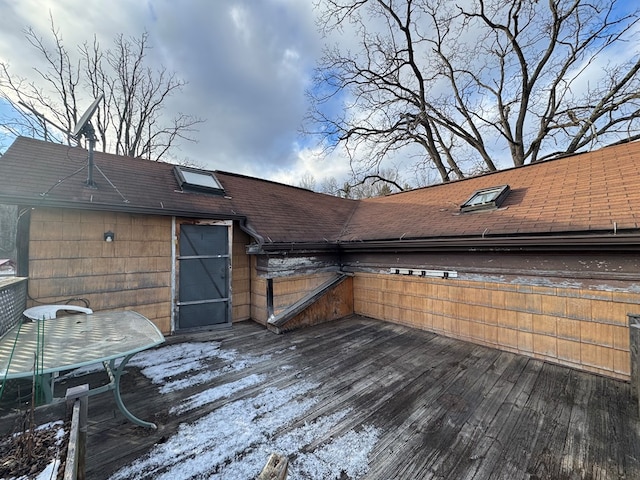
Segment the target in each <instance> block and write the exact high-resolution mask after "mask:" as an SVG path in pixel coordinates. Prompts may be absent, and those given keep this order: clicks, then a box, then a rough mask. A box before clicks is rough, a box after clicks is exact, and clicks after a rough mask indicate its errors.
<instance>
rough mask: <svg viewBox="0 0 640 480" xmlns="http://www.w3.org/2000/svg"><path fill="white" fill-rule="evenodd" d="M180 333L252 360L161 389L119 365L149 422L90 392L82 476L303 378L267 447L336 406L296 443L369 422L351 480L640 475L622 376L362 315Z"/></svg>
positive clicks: (212, 366)
mask: <svg viewBox="0 0 640 480" xmlns="http://www.w3.org/2000/svg"><path fill="white" fill-rule="evenodd" d="M189 340H191V341H219V342H220V348H221V349H224V350H225V351H233V352H235V354H236V355H241V356H243V357H242V358H253V359H254V361H253V362H249V363H250V365H248V366H247V367H246V368H240V369H234V368H231V367H232V365H230V364H228V365H225V364H224V360H222V359H220V358H215V359H214V358H212V359H210V363H208V364H207V365H206V368H205V369H204V370H203V371H205V370H206V369H209V370H215V371H218V372H220V374H219V375H218V376H216V377H215V379H214V380H213V381H212V382H208V383H205V384H201V385H199V386H195V387H190V388H187V389H184V390H179V391H174V392H171V393H165V394H160V393H159V386H158V385H155V384H152V383H151V381H150V380H149V379H147V378H146V377H145V376H143V375H142V374H141V373H140V371H139V370H138V369H137V368H129V369H128V370H129V371H128V373H127V374H126V375H124V377H123V383H122V390H123V398H124V399H125V403H126V405H127V406H128V407H129V409H130V410H131V411H132V412H133V413H135V414H136V415H138V416H140V417H142V418H144V419H153V420H154V421H156V422H158V424H159V428H158V430H156V431H148V430H145V429H143V428H141V427H136V426H133V425H132V424H130V423H128V422H126V421H125V420H124V418H123V417H122V415H121V414H120V412H119V411H118V410H117V409H116V408H115V405H114V403H113V401H112V398H111V396H110V395H102V396H99V397H92V398H91V399H90V401H89V431H88V455H87V478H90V479H104V478H109V477H110V476H111V475H112V474H113V473H114V472H116V471H117V470H119V469H120V468H121V467H122V466H124V465H127V464H129V463H131V462H132V461H134V460H135V459H136V458H139V457H142V456H143V455H144V454H146V453H147V452H149V451H151V450H152V448H154V446H155V445H156V444H157V445H162V444H163V443H166V442H169V441H171V439H172V437H174V436H175V435H176V434H177V432H178V429H179V426H180V425H181V424H182V425H185V424H189V423H193V422H196V421H198V420H199V419H201V418H203V417H204V416H205V415H208V414H211V413H213V412H215V411H216V410H219V409H221V408H222V407H223V406H225V405H230V404H232V403H233V402H236V401H239V400H242V399H250V398H253V397H256V396H257V395H259V394H260V393H261V392H264V391H265V389H269V388H271V389H272V390H273V391H286V390H287V389H288V388H290V387H293V386H295V385H297V384H300V383H301V382H307V383H309V384H313V385H314V388H313V390H312V392H307V393H306V394H305V395H313V397H314V398H315V401H314V403H313V404H312V405H311V406H310V407H308V408H306V409H305V410H304V412H303V413H301V414H300V415H299V416H297V417H296V416H294V417H292V418H290V421H289V422H288V423H287V424H286V425H284V426H281V427H278V430H277V431H276V432H275V433H274V435H273V437H271V438H268V439H267V442H271V443H273V444H274V445H275V444H277V440H278V437H282V436H286V435H287V434H289V433H291V432H292V431H293V430H294V429H296V428H300V427H301V426H305V425H310V424H313V423H314V422H316V421H317V420H318V419H320V418H328V417H330V416H331V415H332V414H337V413H338V412H344V411H345V409H346V408H348V409H349V410H348V411H349V414H348V415H342V416H340V415H337V416H336V418H340V420H339V421H336V422H334V423H333V424H332V425H331V427H330V428H327V429H324V430H322V431H321V433H319V434H318V435H319V436H318V437H317V438H313V439H307V440H306V442H307V443H306V444H305V446H304V448H303V450H304V452H306V453H313V452H314V451H318V450H320V449H322V448H323V446H325V445H326V444H327V443H330V442H331V441H333V440H335V439H336V438H339V437H340V436H341V435H344V434H345V433H347V432H364V431H372V429H375V432H377V433H376V435H375V438H374V440H375V441H373V442H372V443H371V444H370V451H368V471H367V472H366V473H365V474H364V475H362V476H359V478H363V479H385V480H386V479H428V478H438V479H489V478H491V479H493V478H495V479H509V480H514V479H571V480H574V479H596V478H597V479H622V478H624V479H632V478H640V422H639V420H638V413H637V406H636V405H634V404H632V402H631V401H630V386H629V384H627V383H624V382H619V381H615V380H611V379H607V378H603V377H600V376H595V375H590V374H586V373H581V372H578V371H575V370H572V369H569V368H564V367H560V366H556V365H552V364H548V363H544V362H541V361H537V360H533V359H530V358H526V357H523V356H519V355H515V354H510V353H505V352H500V351H498V350H494V349H491V348H486V347H481V346H477V345H474V344H470V343H465V342H461V341H457V340H452V339H448V338H445V337H441V336H438V335H435V334H431V333H428V332H423V331H419V330H415V329H411V328H407V327H403V326H399V325H393V324H390V323H385V322H381V321H375V320H370V319H365V318H361V317H351V318H348V319H344V320H339V321H336V322H333V323H330V324H325V325H320V326H316V327H311V328H307V329H303V330H299V331H295V332H292V333H288V334H284V335H275V334H273V333H270V332H268V331H266V330H265V329H264V327H262V326H260V325H257V324H255V323H253V322H243V323H239V324H236V325H234V327H233V329H232V330H229V331H219V332H209V333H206V334H202V335H199V336H196V335H193V336H191V337H186V336H177V337H173V338H171V339H169V342H168V343H169V344H176V343H177V342H183V341H189ZM163 348H164V347H163ZM237 358H239V357H237ZM251 375H256V376H255V377H250V376H251ZM90 376H91V377H93V376H96V374H91V375H90ZM247 378H260V379H261V381H260V382H259V383H254V384H251V385H248V386H247V387H246V388H243V389H240V390H236V391H234V392H233V393H232V394H230V395H229V396H227V397H221V398H218V399H216V400H214V401H212V402H210V403H207V404H205V405H203V406H201V407H199V408H196V409H193V410H190V411H186V412H185V413H180V414H175V413H173V414H171V413H170V412H169V409H170V408H171V407H172V406H176V405H180V404H181V403H183V402H184V401H185V399H187V398H188V397H192V396H193V395H194V394H196V393H198V391H204V390H205V389H208V388H212V386H223V385H225V384H227V385H231V384H233V382H238V381H241V380H242V379H247ZM82 380H83V381H85V380H86V378H83V379H82ZM70 383H72V381H65V382H64V384H63V385H59V387H58V388H61V389H64V388H67V387H68V386H69V384H70ZM76 383H81V382H76ZM212 383H213V384H214V385H212ZM303 396H304V395H303ZM291 401H294V400H293V399H292V400H291ZM256 402H257V401H256ZM244 405H250V404H246V403H245V404H244ZM285 406H286V405H276V406H274V410H272V411H271V413H266V414H265V415H273V414H274V412H275V411H277V410H278V409H283V408H285ZM255 408H258V406H257V405H256V407H255ZM230 421H231V420H230ZM367 429H369V430H367ZM216 435H218V432H217V431H216V430H215V429H214V430H212V431H211V436H212V437H214V438H215V437H216ZM354 438H356V437H354ZM254 447H255V445H254ZM156 448H157V447H156ZM247 448H248V449H250V448H252V447H251V446H250V445H247ZM345 454H346V453H345ZM194 455H204V456H205V457H206V455H207V452H206V450H205V451H203V452H199V453H194ZM242 455H243V453H240V454H239V455H237V454H236V455H235V459H236V460H238V458H239V459H240V461H241V460H242ZM266 460H267V457H266V456H265V457H264V462H266ZM292 461H293V462H295V461H296V459H295V458H293V459H292ZM212 462H213V460H212ZM212 473H215V472H206V475H202V476H195V475H194V476H193V478H209V475H211V474H212ZM156 475H157V473H154V474H153V475H149V478H155V477H156ZM140 478H146V477H140ZM173 478H175V479H176V480H178V478H179V477H178V476H176V475H174V477H173ZM212 478H213V477H212ZM215 478H231V477H225V476H224V475H223V476H220V477H215ZM233 478H235V477H233ZM309 478H311V477H309ZM335 478H340V479H346V478H351V477H348V476H347V474H346V473H343V474H342V476H337V477H335Z"/></svg>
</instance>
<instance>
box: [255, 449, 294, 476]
mask: <svg viewBox="0 0 640 480" xmlns="http://www.w3.org/2000/svg"><path fill="white" fill-rule="evenodd" d="M288 465H289V460H288V459H287V457H285V456H284V455H280V454H278V453H272V454H271V455H270V456H269V459H268V460H267V464H266V465H265V466H264V468H263V469H262V472H260V475H258V477H257V478H256V480H286V478H287V466H288Z"/></svg>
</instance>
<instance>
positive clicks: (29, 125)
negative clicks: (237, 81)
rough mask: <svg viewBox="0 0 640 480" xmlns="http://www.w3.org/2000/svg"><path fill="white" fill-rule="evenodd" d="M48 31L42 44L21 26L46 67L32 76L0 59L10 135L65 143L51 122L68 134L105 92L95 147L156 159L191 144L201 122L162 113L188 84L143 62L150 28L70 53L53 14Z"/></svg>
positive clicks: (5, 123) (97, 117) (1, 92)
mask: <svg viewBox="0 0 640 480" xmlns="http://www.w3.org/2000/svg"><path fill="white" fill-rule="evenodd" d="M50 33H51V39H50V40H51V41H46V40H45V39H43V38H42V37H41V36H40V35H38V33H37V32H35V31H34V30H33V29H31V28H28V29H27V30H26V31H25V36H26V39H27V41H28V42H29V43H30V44H31V45H32V46H33V48H34V49H35V50H36V51H37V52H38V53H39V54H40V57H41V58H42V60H43V65H44V67H42V68H40V67H36V68H34V72H35V78H34V79H30V80H28V79H25V78H20V77H17V76H15V75H12V74H11V72H10V69H9V65H8V64H7V63H0V98H3V99H4V100H6V101H8V102H10V103H11V104H13V105H14V106H15V107H16V111H17V112H18V115H17V116H15V117H12V118H10V119H3V120H2V121H1V123H2V125H0V126H2V127H4V128H5V129H7V130H8V131H9V132H11V133H13V134H15V135H20V134H22V135H29V136H34V137H40V138H44V139H45V140H53V141H55V140H57V141H62V142H69V141H70V139H69V138H66V136H65V135H61V134H60V132H57V133H56V132H55V130H56V129H55V128H51V125H55V126H56V128H57V129H59V130H61V131H63V132H69V131H71V130H72V129H73V127H74V125H75V124H76V122H77V121H78V119H79V116H80V115H82V113H83V112H84V111H85V109H86V108H87V107H88V106H89V104H90V103H91V101H92V99H93V98H98V97H99V96H100V95H103V100H102V102H101V104H100V107H99V109H98V111H97V112H96V114H94V116H93V118H92V123H93V126H94V128H95V130H96V136H97V137H98V139H99V141H100V145H99V146H98V148H101V149H102V150H104V151H109V152H113V153H116V154H120V155H128V156H132V157H141V158H147V159H152V160H160V159H162V158H164V157H165V156H166V155H167V154H168V153H170V150H171V148H172V147H174V146H175V145H176V143H177V142H178V141H180V140H187V141H194V138H193V137H192V136H191V135H192V134H193V133H194V132H195V130H196V127H197V125H198V124H199V123H202V122H203V121H204V120H202V119H200V118H197V117H194V116H191V115H187V114H182V113H180V114H178V115H177V116H174V117H173V118H167V116H166V115H165V113H164V108H165V106H166V103H167V100H168V99H169V97H171V96H172V95H174V94H175V93H177V92H179V91H180V90H181V89H182V88H183V87H184V86H185V82H184V81H183V80H181V79H179V78H178V77H177V76H176V74H175V73H171V72H169V71H167V69H166V68H164V67H161V68H159V69H155V70H154V69H152V68H150V67H148V66H147V65H146V63H145V60H146V55H147V52H148V50H149V48H150V45H149V38H148V35H147V33H143V34H142V35H140V36H139V37H137V38H127V37H124V36H123V35H118V36H117V37H116V38H115V39H114V41H113V46H112V48H111V49H106V50H105V49H103V48H102V47H101V45H100V44H99V42H98V41H97V39H96V38H95V37H94V39H93V41H92V42H85V43H84V44H83V45H80V46H79V47H78V49H77V55H75V56H74V55H72V54H71V53H70V51H69V50H68V49H67V48H66V47H65V45H64V42H63V39H62V35H61V34H60V32H59V31H58V30H57V29H56V27H55V24H54V21H53V19H51V31H50ZM45 117H46V119H47V121H45Z"/></svg>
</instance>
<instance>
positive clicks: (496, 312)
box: [353, 272, 640, 380]
mask: <svg viewBox="0 0 640 480" xmlns="http://www.w3.org/2000/svg"><path fill="white" fill-rule="evenodd" d="M539 280H540V279H537V280H536V279H535V278H531V282H530V284H527V283H526V279H524V278H522V277H520V278H518V281H517V283H510V282H509V281H483V280H475V281H474V280H465V279H457V278H449V279H442V278H420V277H414V276H404V275H392V274H383V273H364V272H360V273H356V275H355V277H354V289H353V290H354V310H355V313H357V314H360V315H365V316H369V317H373V318H378V319H381V320H386V321H390V322H396V323H401V324H405V325H409V326H412V327H417V328H421V329H424V330H429V331H433V332H436V333H439V334H442V335H445V336H449V337H453V338H458V339H461V340H467V341H471V342H474V343H479V344H483V345H487V346H490V347H495V348H499V349H502V350H507V351H511V352H516V353H520V354H524V355H528V356H532V357H535V358H538V359H541V360H547V361H550V362H554V363H559V364H562V365H567V366H570V367H575V368H579V369H582V370H586V371H589V372H594V373H599V374H604V375H607V376H611V377H615V378H620V379H624V380H628V379H629V374H630V354H629V327H628V320H627V313H640V295H638V294H634V293H629V292H624V291H615V290H613V289H612V290H611V291H609V290H602V289H596V288H577V287H573V286H562V285H561V283H562V282H559V284H558V285H557V286H540V285H539V283H540V282H539ZM536 283H538V284H537V285H536Z"/></svg>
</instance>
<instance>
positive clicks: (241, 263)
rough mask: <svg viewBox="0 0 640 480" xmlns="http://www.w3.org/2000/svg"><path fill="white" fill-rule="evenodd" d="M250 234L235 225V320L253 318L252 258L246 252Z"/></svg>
mask: <svg viewBox="0 0 640 480" xmlns="http://www.w3.org/2000/svg"><path fill="white" fill-rule="evenodd" d="M250 241H251V240H250V238H249V235H247V234H246V233H244V232H243V231H242V230H240V228H239V227H238V225H237V224H235V223H234V225H233V243H232V246H231V248H232V252H231V305H232V311H231V318H232V321H234V322H239V321H241V320H248V319H250V318H251V258H250V256H249V255H247V253H246V248H247V245H248V244H249V243H250Z"/></svg>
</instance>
